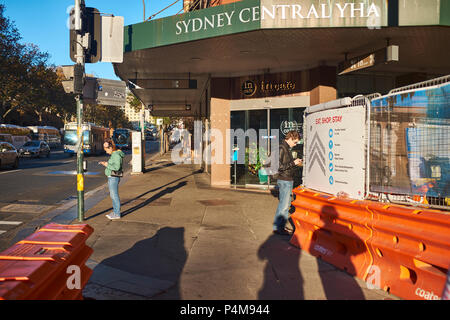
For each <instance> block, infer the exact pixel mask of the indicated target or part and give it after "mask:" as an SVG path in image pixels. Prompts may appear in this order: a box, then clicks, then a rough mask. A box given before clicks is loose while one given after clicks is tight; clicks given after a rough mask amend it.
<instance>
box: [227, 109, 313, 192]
mask: <svg viewBox="0 0 450 320" xmlns="http://www.w3.org/2000/svg"><path fill="white" fill-rule="evenodd" d="M304 110H305V108H283V109H260V110H244V111H232V112H231V129H233V130H237V129H242V130H243V131H244V132H247V130H249V129H253V130H254V132H256V137H257V138H256V139H250V138H249V136H248V135H246V136H245V150H238V151H237V152H245V163H237V161H236V162H232V164H231V185H237V186H241V187H250V188H252V187H253V188H254V187H264V188H268V187H269V186H270V185H275V184H276V180H273V179H272V180H271V179H270V177H269V176H268V175H267V174H266V172H265V169H264V166H263V159H262V158H264V155H265V156H266V157H269V153H268V152H269V149H270V144H269V141H268V139H270V140H271V141H274V139H277V140H278V143H280V144H281V142H282V141H283V140H284V138H285V136H286V134H287V133H288V132H289V131H291V130H297V131H298V132H299V133H300V136H301V138H302V131H303V111H304ZM268 128H269V129H270V130H268ZM273 129H276V132H277V134H276V136H272V134H271V130H273ZM269 132H270V134H268V133H269ZM260 135H261V137H262V139H260ZM231 144H232V147H233V146H235V145H237V144H238V142H237V139H236V137H235V138H234V140H232V141H231ZM292 153H293V156H294V158H297V157H298V158H302V157H303V139H301V140H300V143H299V144H298V145H297V146H295V147H294V148H293V149H292ZM231 154H233V151H231ZM260 154H261V155H263V157H259V155H260ZM250 159H256V161H253V162H254V163H251V160H250ZM297 171H298V172H296V175H295V177H294V185H295V186H298V185H300V184H301V183H302V168H299V169H298V170H297Z"/></svg>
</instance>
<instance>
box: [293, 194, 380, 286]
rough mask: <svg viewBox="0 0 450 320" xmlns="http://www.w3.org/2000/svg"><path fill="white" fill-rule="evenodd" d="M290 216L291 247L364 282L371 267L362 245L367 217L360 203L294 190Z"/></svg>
mask: <svg viewBox="0 0 450 320" xmlns="http://www.w3.org/2000/svg"><path fill="white" fill-rule="evenodd" d="M294 193H295V198H296V199H295V200H294V201H293V202H292V204H293V205H294V207H295V209H296V211H295V213H294V214H292V215H291V218H292V220H293V221H294V223H295V225H296V229H295V233H294V235H293V237H292V238H291V243H292V244H293V245H295V246H298V247H300V248H302V249H303V250H306V251H308V252H309V253H311V254H312V255H314V256H317V257H320V258H321V259H323V260H324V261H327V262H329V263H331V264H333V265H335V266H336V267H338V268H340V269H342V270H345V271H347V272H348V273H350V274H351V275H356V276H358V277H360V278H365V276H366V273H367V271H368V268H369V267H370V265H371V264H372V261H373V259H372V257H371V255H370V252H369V250H368V248H367V245H366V243H365V242H366V241H367V240H368V239H369V238H370V237H371V230H370V228H368V227H367V224H368V223H369V218H370V217H369V215H368V214H367V213H366V212H365V210H364V209H363V207H362V206H361V204H360V203H362V201H353V200H350V199H338V198H336V197H333V196H330V195H325V194H322V193H317V192H312V191H310V190H307V189H296V190H294Z"/></svg>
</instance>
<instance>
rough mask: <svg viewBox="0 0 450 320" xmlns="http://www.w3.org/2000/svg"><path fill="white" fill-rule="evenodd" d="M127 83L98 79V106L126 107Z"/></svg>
mask: <svg viewBox="0 0 450 320" xmlns="http://www.w3.org/2000/svg"><path fill="white" fill-rule="evenodd" d="M126 87H127V86H126V83H125V82H124V81H118V80H109V79H97V98H96V102H97V104H101V105H107V106H117V107H122V106H125V102H126V97H127V94H126Z"/></svg>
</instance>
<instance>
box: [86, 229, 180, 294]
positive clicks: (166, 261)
mask: <svg viewBox="0 0 450 320" xmlns="http://www.w3.org/2000/svg"><path fill="white" fill-rule="evenodd" d="M184 231H185V230H184V228H170V227H164V228H162V229H159V230H158V231H157V232H156V234H155V235H154V236H153V237H151V238H148V239H145V240H142V241H138V242H136V243H135V244H134V245H133V247H131V248H130V249H128V250H126V251H124V252H122V253H120V254H118V255H115V256H112V257H110V258H107V259H105V260H103V261H102V262H101V263H100V264H101V265H106V266H108V267H112V268H115V269H119V270H122V271H125V272H127V273H129V274H133V275H138V276H144V277H148V278H149V279H150V278H153V279H159V280H165V281H170V282H172V283H173V286H172V287H170V288H167V287H160V288H158V287H157V284H156V283H157V281H155V288H153V293H151V294H150V293H149V292H150V290H149V291H147V292H148V294H145V296H147V298H149V295H153V294H156V295H158V294H164V293H165V292H168V291H170V299H173V300H180V299H181V293H180V288H179V283H180V281H179V279H180V276H181V273H182V271H183V268H184V265H185V264H186V260H187V252H186V250H185V248H184ZM94 273H95V270H94ZM150 280H151V279H150ZM122 281H123V282H125V283H126V282H127V280H126V279H123V280H122ZM122 281H121V282H122ZM142 285H144V284H143V283H141V286H142ZM147 285H149V286H151V283H150V284H147ZM147 289H149V288H147ZM143 290H145V288H143Z"/></svg>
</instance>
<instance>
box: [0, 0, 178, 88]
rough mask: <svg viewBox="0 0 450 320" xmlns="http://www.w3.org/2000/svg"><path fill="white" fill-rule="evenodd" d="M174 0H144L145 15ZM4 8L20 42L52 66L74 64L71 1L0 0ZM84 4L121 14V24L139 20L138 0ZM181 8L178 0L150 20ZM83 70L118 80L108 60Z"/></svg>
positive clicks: (89, 0) (141, 11)
mask: <svg viewBox="0 0 450 320" xmlns="http://www.w3.org/2000/svg"><path fill="white" fill-rule="evenodd" d="M175 1H176V0H145V13H146V16H147V17H149V16H151V15H153V14H155V13H157V12H158V11H160V10H161V9H163V8H165V7H167V6H169V5H170V4H172V3H174V2H175ZM0 3H1V4H4V5H5V7H6V10H5V15H6V16H7V17H8V18H9V19H10V20H11V21H13V22H14V24H15V26H16V27H17V29H18V30H19V32H20V34H21V36H22V42H23V43H34V44H35V45H37V46H38V47H39V48H40V49H41V51H44V52H48V53H49V54H50V59H49V62H50V63H51V64H54V65H70V64H74V62H72V60H70V56H69V29H68V27H67V20H68V18H69V13H68V12H69V10H70V7H71V6H73V5H74V3H75V0H0ZM85 3H86V6H87V7H94V8H97V9H98V10H99V11H100V12H102V13H111V14H114V15H115V16H123V17H124V19H125V25H129V24H134V23H139V22H142V21H143V18H144V17H143V15H144V6H143V1H142V0H85ZM182 7H183V0H179V1H178V2H177V3H176V4H174V5H173V6H172V7H170V8H168V9H167V10H165V11H164V12H162V13H160V14H159V15H157V16H156V17H155V18H154V19H158V18H163V17H165V16H170V15H174V14H177V13H178V12H179V11H180V10H182ZM86 73H88V74H94V75H95V76H96V77H98V78H105V79H115V80H119V79H118V78H117V77H116V75H115V74H114V70H113V67H112V64H111V63H106V62H98V63H90V64H86Z"/></svg>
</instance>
